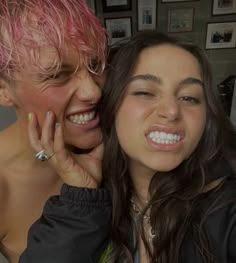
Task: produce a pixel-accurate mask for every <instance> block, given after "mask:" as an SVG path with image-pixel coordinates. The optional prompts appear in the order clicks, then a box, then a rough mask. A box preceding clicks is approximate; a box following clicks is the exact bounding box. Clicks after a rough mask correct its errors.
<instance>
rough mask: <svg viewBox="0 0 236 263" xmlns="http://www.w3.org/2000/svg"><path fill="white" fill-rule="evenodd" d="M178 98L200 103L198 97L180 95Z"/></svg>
mask: <svg viewBox="0 0 236 263" xmlns="http://www.w3.org/2000/svg"><path fill="white" fill-rule="evenodd" d="M180 100H181V101H184V102H187V103H191V104H199V103H200V100H199V99H198V98H195V97H191V96H183V97H180Z"/></svg>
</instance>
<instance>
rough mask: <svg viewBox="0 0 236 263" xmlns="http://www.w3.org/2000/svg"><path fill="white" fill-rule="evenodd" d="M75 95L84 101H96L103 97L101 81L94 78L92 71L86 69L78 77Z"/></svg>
mask: <svg viewBox="0 0 236 263" xmlns="http://www.w3.org/2000/svg"><path fill="white" fill-rule="evenodd" d="M75 96H76V97H77V98H78V99H79V100H80V101H82V102H88V103H91V104H93V103H96V102H98V101H99V99H100V97H101V88H100V85H99V83H98V82H97V81H96V80H95V79H94V78H93V76H92V75H91V73H90V72H88V71H87V70H86V72H84V73H83V74H79V76H78V77H77V78H76V90H75Z"/></svg>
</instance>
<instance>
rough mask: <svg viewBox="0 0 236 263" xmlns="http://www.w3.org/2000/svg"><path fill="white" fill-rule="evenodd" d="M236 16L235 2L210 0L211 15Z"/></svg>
mask: <svg viewBox="0 0 236 263" xmlns="http://www.w3.org/2000/svg"><path fill="white" fill-rule="evenodd" d="M231 14H236V0H212V15H213V16H217V15H231Z"/></svg>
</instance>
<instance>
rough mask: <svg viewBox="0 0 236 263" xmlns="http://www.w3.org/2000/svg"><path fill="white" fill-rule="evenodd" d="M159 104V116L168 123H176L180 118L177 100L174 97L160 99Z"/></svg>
mask: <svg viewBox="0 0 236 263" xmlns="http://www.w3.org/2000/svg"><path fill="white" fill-rule="evenodd" d="M157 104H158V105H157V108H156V110H157V114H158V116H159V117H160V118H161V119H165V120H166V121H175V120H178V119H179V118H180V113H181V111H180V105H179V103H178V100H177V98H175V97H174V96H173V97H172V96H168V97H165V98H160V99H159V100H158V102H157Z"/></svg>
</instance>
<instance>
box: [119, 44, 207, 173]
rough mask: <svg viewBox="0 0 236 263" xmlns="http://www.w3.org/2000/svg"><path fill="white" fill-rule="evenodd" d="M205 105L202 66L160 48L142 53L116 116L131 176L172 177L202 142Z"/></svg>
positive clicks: (188, 56)
mask: <svg viewBox="0 0 236 263" xmlns="http://www.w3.org/2000/svg"><path fill="white" fill-rule="evenodd" d="M205 122H206V102H205V96H204V91H203V83H202V78H201V72H200V66H199V63H198V61H197V60H196V58H195V57H194V56H193V55H192V54H191V53H189V52H187V51H185V50H184V49H181V48H179V47H176V46H173V45H167V44H165V45H164V44H163V45H160V46H157V47H151V48H146V49H144V50H143V51H142V52H141V54H140V56H139V57H138V60H137V63H136V67H135V68H134V71H133V74H132V76H131V78H130V80H129V84H128V85H127V87H126V93H125V96H124V98H123V101H122V103H121V106H120V108H119V110H118V112H117V115H116V123H115V125H116V131H117V135H118V140H119V143H120V144H121V147H122V148H123V149H124V151H125V152H126V154H127V155H128V157H129V159H130V170H131V175H132V174H135V175H136V174H137V173H142V175H143V173H144V172H146V173H147V174H149V175H153V173H154V172H155V171H170V170H172V169H174V168H175V167H177V166H178V165H179V164H180V163H181V162H182V161H183V160H185V159H186V158H188V157H189V156H190V155H191V153H192V152H193V151H194V149H195V148H196V146H197V145H198V143H199V140H200V139H201V136H202V134H203V131H204V127H205Z"/></svg>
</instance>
